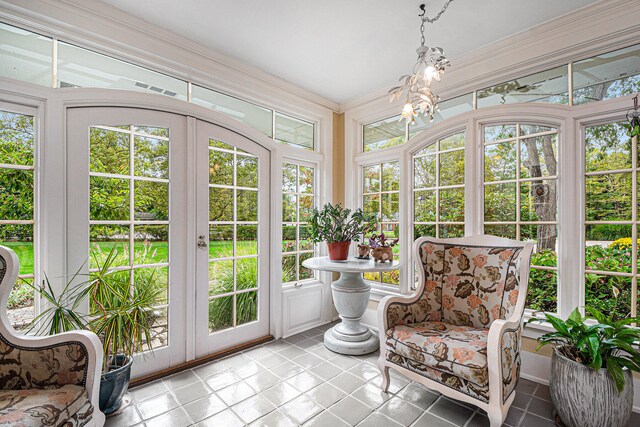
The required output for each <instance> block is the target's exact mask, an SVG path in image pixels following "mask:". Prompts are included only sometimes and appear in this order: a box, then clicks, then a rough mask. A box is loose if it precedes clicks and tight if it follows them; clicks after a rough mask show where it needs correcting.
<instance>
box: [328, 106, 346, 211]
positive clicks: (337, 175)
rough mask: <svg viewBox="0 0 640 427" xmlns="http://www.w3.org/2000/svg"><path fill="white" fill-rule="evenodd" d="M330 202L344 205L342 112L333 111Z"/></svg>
mask: <svg viewBox="0 0 640 427" xmlns="http://www.w3.org/2000/svg"><path fill="white" fill-rule="evenodd" d="M332 166H333V167H332V168H331V170H332V172H333V176H332V178H333V180H332V182H333V188H332V191H333V192H332V194H333V197H332V200H331V201H332V202H333V203H334V204H335V203H341V204H342V205H344V188H345V182H344V113H341V114H338V113H333V165H332Z"/></svg>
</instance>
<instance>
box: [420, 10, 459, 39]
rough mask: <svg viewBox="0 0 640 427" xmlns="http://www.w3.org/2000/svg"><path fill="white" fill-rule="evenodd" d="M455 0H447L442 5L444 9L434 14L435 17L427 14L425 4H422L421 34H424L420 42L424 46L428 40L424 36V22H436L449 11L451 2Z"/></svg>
mask: <svg viewBox="0 0 640 427" xmlns="http://www.w3.org/2000/svg"><path fill="white" fill-rule="evenodd" d="M452 1H453V0H447V2H446V3H445V4H444V5H443V6H442V9H440V12H438V14H437V15H436V16H434V17H433V18H429V17H428V16H427V11H426V10H425V7H426V6H425V5H424V4H421V5H420V9H421V10H422V13H421V14H419V15H418V16H419V17H420V18H422V24H420V34H421V35H422V36H421V38H420V43H421V45H422V46H424V44H425V42H426V40H425V38H424V24H425V22H428V23H430V24H433V23H434V22H436V21H437V20H438V19H440V17H441V16H442V15H443V14H444V13H445V12H446V11H447V8H448V7H449V5H450V4H451V2H452Z"/></svg>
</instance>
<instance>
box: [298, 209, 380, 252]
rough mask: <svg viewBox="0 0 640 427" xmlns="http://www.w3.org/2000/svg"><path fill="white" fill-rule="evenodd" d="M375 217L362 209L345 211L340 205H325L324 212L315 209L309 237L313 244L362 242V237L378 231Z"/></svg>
mask: <svg viewBox="0 0 640 427" xmlns="http://www.w3.org/2000/svg"><path fill="white" fill-rule="evenodd" d="M376 223H377V218H376V216H375V215H373V214H372V215H366V214H365V213H364V212H363V211H362V209H356V210H355V211H354V212H353V213H351V209H345V208H343V207H342V206H341V205H340V204H336V205H335V206H334V205H332V204H331V203H327V204H326V205H324V207H323V208H322V210H318V208H314V209H313V215H312V216H311V221H310V230H309V237H310V239H311V240H312V241H313V243H319V242H323V241H326V242H327V243H335V242H350V241H352V240H353V241H356V242H359V241H360V236H362V235H364V234H367V233H370V232H372V231H374V230H375V229H376Z"/></svg>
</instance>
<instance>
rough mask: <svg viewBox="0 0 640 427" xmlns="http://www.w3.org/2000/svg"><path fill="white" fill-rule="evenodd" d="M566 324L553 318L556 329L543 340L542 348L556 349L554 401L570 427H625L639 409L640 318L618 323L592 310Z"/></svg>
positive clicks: (576, 313)
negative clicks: (636, 382)
mask: <svg viewBox="0 0 640 427" xmlns="http://www.w3.org/2000/svg"><path fill="white" fill-rule="evenodd" d="M586 311H587V313H588V314H587V315H586V316H584V317H583V316H582V315H581V314H580V312H579V311H578V309H577V308H576V309H575V310H574V311H573V312H572V313H571V315H570V316H569V318H568V319H567V320H566V321H563V320H561V319H559V318H558V317H555V316H552V315H550V314H546V313H545V314H544V319H531V320H530V321H529V322H528V323H531V322H540V321H545V320H546V321H547V322H549V323H550V324H551V326H553V328H554V329H555V331H554V332H550V333H547V334H544V335H543V336H541V337H540V338H539V339H538V341H539V342H540V344H539V345H538V348H540V347H542V346H544V345H547V344H553V345H554V349H553V354H552V356H551V374H550V376H549V388H550V390H551V401H552V402H553V405H554V407H555V409H556V411H557V414H558V416H559V417H560V419H561V420H562V422H563V423H564V425H566V426H567V427H598V426H609V427H623V426H626V425H627V423H628V421H629V418H630V416H631V411H632V407H633V377H632V375H631V372H632V371H635V372H638V371H640V352H639V351H638V350H639V348H638V346H639V345H640V330H639V329H637V328H634V327H629V326H630V325H631V324H632V323H638V322H640V318H637V317H636V318H625V319H621V320H614V319H613V318H612V317H607V316H605V315H604V314H602V313H601V312H600V311H598V310H596V309H594V308H591V307H587V308H586Z"/></svg>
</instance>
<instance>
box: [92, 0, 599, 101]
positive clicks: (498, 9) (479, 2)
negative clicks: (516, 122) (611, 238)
mask: <svg viewBox="0 0 640 427" xmlns="http://www.w3.org/2000/svg"><path fill="white" fill-rule="evenodd" d="M103 1H104V2H106V3H109V4H111V5H113V6H116V7H118V8H119V9H122V10H124V11H126V12H128V13H130V14H131V15H134V16H136V17H138V18H141V19H143V20H145V21H147V22H149V23H151V24H154V25H156V26H159V27H162V28H165V29H168V30H170V31H172V32H174V33H176V34H178V35H180V36H183V37H185V38H188V39H190V40H193V41H195V42H197V43H199V44H201V45H203V46H206V47H208V48H210V49H213V50H215V51H218V52H220V53H223V54H225V55H228V56H231V57H235V58H237V59H240V60H242V61H244V62H246V63H248V64H250V65H253V66H255V67H257V68H259V69H262V70H263V71H266V72H268V73H271V74H273V75H275V76H278V77H280V78H282V79H284V80H287V81H289V82H291V83H294V84H296V85H298V86H300V87H302V88H304V89H307V90H309V91H311V92H314V93H316V94H318V95H321V96H324V97H325V98H327V99H330V100H332V101H335V102H338V103H344V102H346V101H349V100H352V99H354V98H357V97H360V96H363V95H367V94H369V93H372V92H374V91H376V90H379V89H381V88H385V87H390V86H391V85H393V84H394V83H395V81H396V80H397V78H398V77H399V76H400V75H401V74H406V73H407V72H409V71H410V69H411V67H412V66H413V64H414V62H415V58H416V55H415V49H416V48H417V47H418V45H419V41H420V35H419V25H420V20H419V18H418V17H417V14H418V12H419V9H418V6H419V5H420V3H423V1H420V0H414V1H406V0H403V1H398V0H348V1H345V0H321V1H313V2H312V1H304V0H270V1H265V0H226V1H224V0H181V1H176V0H136V1H131V0H103ZM594 1H596V0H561V1H560V0H536V1H531V0H454V1H453V2H452V3H451V5H450V7H449V10H448V11H447V12H446V13H445V14H444V15H443V16H442V18H441V19H440V20H439V21H438V22H436V23H435V24H432V25H429V24H427V45H432V46H433V45H437V46H441V47H443V48H444V49H445V53H446V54H447V56H448V57H449V58H450V59H451V62H452V67H455V59H456V58H457V57H460V56H461V55H463V54H466V53H469V52H471V51H473V50H475V49H478V48H481V47H483V46H486V45H488V44H490V43H492V42H495V41H497V40H500V39H502V38H505V37H508V36H510V35H513V34H516V33H519V32H522V31H524V30H526V29H528V28H531V27H533V26H535V25H537V24H540V23H543V22H546V21H549V20H551V19H553V18H556V17H558V16H561V15H563V14H566V13H568V12H571V11H572V10H575V9H578V8H580V7H583V6H585V5H587V4H589V3H593V2H594ZM444 2H445V0H427V2H426V3H427V15H429V16H433V15H435V14H436V13H437V12H438V11H439V10H440V8H441V7H442V5H443V4H444Z"/></svg>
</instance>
